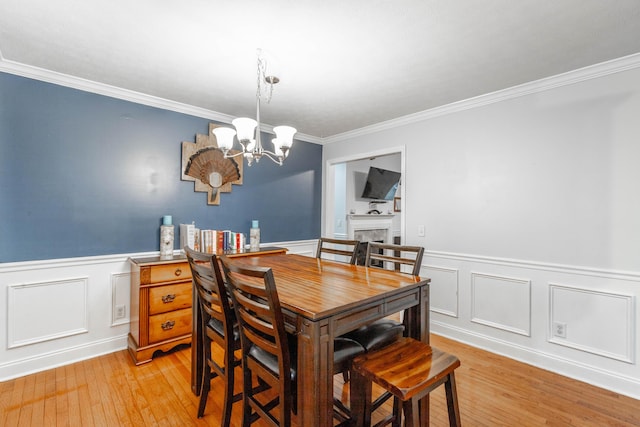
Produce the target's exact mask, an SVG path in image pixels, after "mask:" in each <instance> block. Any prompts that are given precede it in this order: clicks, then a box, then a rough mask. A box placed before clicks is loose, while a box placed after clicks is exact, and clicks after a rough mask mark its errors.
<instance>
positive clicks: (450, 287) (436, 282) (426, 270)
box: [420, 265, 459, 317]
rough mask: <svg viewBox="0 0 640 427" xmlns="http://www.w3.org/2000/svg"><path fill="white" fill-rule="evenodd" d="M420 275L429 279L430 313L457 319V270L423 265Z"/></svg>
mask: <svg viewBox="0 0 640 427" xmlns="http://www.w3.org/2000/svg"><path fill="white" fill-rule="evenodd" d="M420 274H421V275H422V276H425V277H428V278H430V279H431V283H430V285H429V295H430V298H429V300H430V302H431V311H433V312H435V313H440V314H444V315H446V316H451V317H458V287H459V283H458V269H456V268H445V267H437V266H435V265H423V266H422V268H421V270H420Z"/></svg>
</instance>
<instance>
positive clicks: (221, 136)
mask: <svg viewBox="0 0 640 427" xmlns="http://www.w3.org/2000/svg"><path fill="white" fill-rule="evenodd" d="M257 68H258V79H257V80H258V89H257V91H256V119H255V120H253V119H250V118H246V117H241V118H237V119H235V120H233V121H232V122H231V124H232V125H233V126H234V127H235V129H231V128H228V127H218V128H215V129H214V130H213V133H214V134H215V136H216V137H217V138H218V146H219V147H220V149H221V150H222V152H223V153H224V157H225V158H231V157H236V156H239V155H241V154H242V155H243V157H244V158H246V159H247V164H248V165H249V166H251V163H253V161H254V160H255V161H256V163H258V162H259V161H260V159H261V158H262V157H263V156H266V157H268V158H269V159H271V160H273V161H274V162H275V163H277V164H279V165H281V166H282V162H283V161H284V159H286V158H287V156H288V155H289V149H290V148H291V145H292V144H293V135H294V134H295V133H296V132H297V131H296V129H295V128H292V127H291V126H276V127H274V128H273V131H274V132H275V134H276V137H275V138H274V139H272V140H271V142H272V143H273V151H268V150H265V149H264V148H263V146H262V139H261V135H260V99H261V97H262V95H263V94H262V91H263V90H264V92H265V93H264V96H265V98H266V101H267V104H268V103H269V102H270V101H271V95H272V94H273V85H275V84H276V83H278V82H279V81H280V78H279V77H277V76H272V75H269V74H268V73H267V60H266V59H265V58H264V56H263V55H262V49H258V66H257ZM263 84H266V87H263ZM234 136H237V139H238V143H239V144H240V146H241V147H242V151H241V152H237V153H234V152H232V151H230V150H231V148H232V147H233V137H234Z"/></svg>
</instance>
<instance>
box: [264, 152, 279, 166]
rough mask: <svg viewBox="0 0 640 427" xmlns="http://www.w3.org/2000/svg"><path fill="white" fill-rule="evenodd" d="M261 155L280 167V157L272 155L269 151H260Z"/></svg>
mask: <svg viewBox="0 0 640 427" xmlns="http://www.w3.org/2000/svg"><path fill="white" fill-rule="evenodd" d="M262 155H263V156H267V158H269V159H271V161H272V162H274V163H277V164H279V165H280V166H282V157H281V156H278V155H277V154H276V153H272V152H271V151H267V150H262Z"/></svg>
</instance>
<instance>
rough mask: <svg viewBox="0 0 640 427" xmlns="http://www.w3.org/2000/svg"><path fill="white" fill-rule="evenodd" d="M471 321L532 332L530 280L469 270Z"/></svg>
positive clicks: (522, 333) (521, 333)
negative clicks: (470, 271)
mask: <svg viewBox="0 0 640 427" xmlns="http://www.w3.org/2000/svg"><path fill="white" fill-rule="evenodd" d="M471 321H472V322H475V323H480V324H483V325H486V326H490V327H492V328H498V329H503V330H505V331H509V332H513V333H515V334H520V335H525V336H530V334H531V281H530V280H525V279H514V278H511V277H504V276H497V275H489V274H481V273H471Z"/></svg>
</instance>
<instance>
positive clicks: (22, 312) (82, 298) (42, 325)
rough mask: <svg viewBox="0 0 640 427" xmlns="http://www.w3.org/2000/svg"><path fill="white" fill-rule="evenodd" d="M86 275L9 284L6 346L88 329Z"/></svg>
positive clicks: (11, 346) (68, 334)
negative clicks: (57, 279)
mask: <svg viewBox="0 0 640 427" xmlns="http://www.w3.org/2000/svg"><path fill="white" fill-rule="evenodd" d="M87 282H88V280H87V278H86V277H81V278H73V279H65V280H59V281H52V282H39V283H28V284H18V285H11V286H9V287H8V307H7V309H8V319H7V344H8V345H7V346H8V348H15V347H20V346H24V345H29V344H35V343H39V342H43V341H49V340H53V339H56V338H62V337H68V336H71V335H77V334H81V333H86V332H88V326H87V325H88V322H87Z"/></svg>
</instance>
